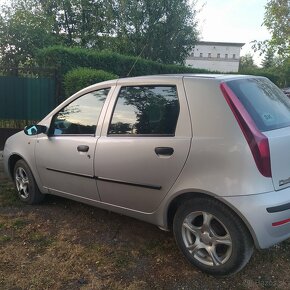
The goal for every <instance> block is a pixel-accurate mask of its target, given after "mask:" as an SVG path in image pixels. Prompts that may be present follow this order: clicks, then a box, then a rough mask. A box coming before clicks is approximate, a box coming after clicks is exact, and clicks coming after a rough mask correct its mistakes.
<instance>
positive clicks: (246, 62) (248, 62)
mask: <svg viewBox="0 0 290 290" xmlns="http://www.w3.org/2000/svg"><path fill="white" fill-rule="evenodd" d="M254 68H257V66H256V65H255V63H254V58H253V56H252V55H251V54H250V53H247V54H245V55H244V56H241V58H240V65H239V72H243V71H244V70H249V69H254Z"/></svg>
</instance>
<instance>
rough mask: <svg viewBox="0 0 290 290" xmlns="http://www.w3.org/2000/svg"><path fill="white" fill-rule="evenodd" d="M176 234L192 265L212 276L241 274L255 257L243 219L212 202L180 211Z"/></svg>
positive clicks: (188, 204) (204, 200)
mask: <svg viewBox="0 0 290 290" xmlns="http://www.w3.org/2000/svg"><path fill="white" fill-rule="evenodd" d="M173 231H174V235H175V239H176V242H177V244H178V246H179V248H180V250H181V251H182V252H183V254H184V255H185V257H186V258H187V259H188V260H189V262H190V263H192V264H193V265H195V266H197V267H198V268H200V269H201V270H202V271H204V272H206V273H209V274H211V275H217V276H225V275H230V274H233V273H236V272H238V271H239V270H241V269H242V268H243V267H244V266H245V265H246V264H247V262H248V261H249V259H250V258H251V256H252V253H253V241H252V237H251V236H250V234H249V232H248V229H247V228H246V226H245V225H244V224H243V222H242V221H241V220H240V218H239V217H238V216H237V215H236V214H235V213H234V212H232V210H231V209H229V208H228V207H227V206H226V205H224V204H222V203H221V202H219V201H217V200H214V199H210V198H195V199H191V200H187V201H185V202H184V203H183V204H181V206H180V207H179V208H178V209H177V212H176V214H175V217H174V223H173Z"/></svg>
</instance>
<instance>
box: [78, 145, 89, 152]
mask: <svg viewBox="0 0 290 290" xmlns="http://www.w3.org/2000/svg"><path fill="white" fill-rule="evenodd" d="M77 149H78V151H79V152H88V151H89V149H90V147H89V146H87V145H79V146H78V147H77Z"/></svg>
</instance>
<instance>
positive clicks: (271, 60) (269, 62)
mask: <svg viewBox="0 0 290 290" xmlns="http://www.w3.org/2000/svg"><path fill="white" fill-rule="evenodd" d="M274 64H275V53H274V50H273V49H272V48H271V47H269V48H268V49H267V51H266V53H265V56H264V58H263V60H262V67H263V68H270V67H273V66H274Z"/></svg>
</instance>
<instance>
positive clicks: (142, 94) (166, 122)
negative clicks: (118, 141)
mask: <svg viewBox="0 0 290 290" xmlns="http://www.w3.org/2000/svg"><path fill="white" fill-rule="evenodd" d="M178 115H179V101H178V97H177V90H176V87H175V86H138V87H137V86H136V87H123V88H121V90H120V93H119V96H118V99H117V103H116V106H115V110H114V113H113V117H112V120H111V123H110V126H109V131H108V134H109V135H135V136H138V135H164V136H168V135H174V134H175V128H176V124H177V119H178Z"/></svg>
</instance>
